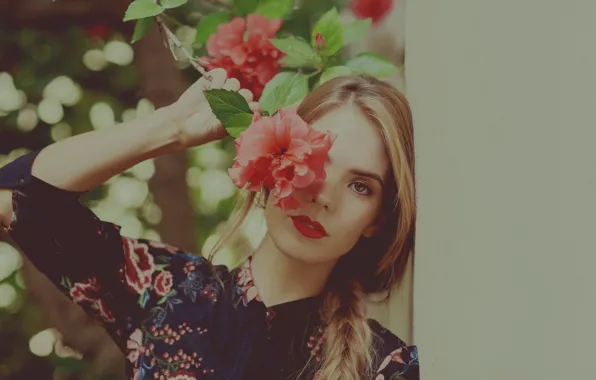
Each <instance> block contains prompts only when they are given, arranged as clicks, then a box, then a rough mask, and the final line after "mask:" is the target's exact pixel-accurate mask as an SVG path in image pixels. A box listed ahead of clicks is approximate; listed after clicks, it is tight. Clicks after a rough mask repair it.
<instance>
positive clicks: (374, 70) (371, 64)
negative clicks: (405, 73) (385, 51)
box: [346, 53, 399, 78]
mask: <svg viewBox="0 0 596 380" xmlns="http://www.w3.org/2000/svg"><path fill="white" fill-rule="evenodd" d="M346 66H348V67H349V68H350V69H352V70H354V71H355V72H357V73H362V74H367V75H370V76H373V77H377V78H385V77H388V76H390V75H393V74H395V73H396V72H397V71H398V70H399V67H397V66H395V65H394V64H393V63H391V62H390V61H388V60H387V59H386V58H385V57H383V56H382V55H380V54H376V53H361V54H358V55H357V56H355V57H354V58H352V59H350V60H349V61H348V62H347V63H346Z"/></svg>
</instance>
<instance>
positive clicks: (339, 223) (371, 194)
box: [265, 104, 389, 263]
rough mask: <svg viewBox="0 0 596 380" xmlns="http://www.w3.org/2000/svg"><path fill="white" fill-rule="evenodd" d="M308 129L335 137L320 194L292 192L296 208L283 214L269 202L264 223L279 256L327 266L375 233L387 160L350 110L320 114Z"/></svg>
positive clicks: (375, 135) (373, 132) (369, 128)
mask: <svg viewBox="0 0 596 380" xmlns="http://www.w3.org/2000/svg"><path fill="white" fill-rule="evenodd" d="M313 128H315V129H317V130H320V131H326V130H329V131H331V132H333V133H335V134H336V135H337V138H336V139H335V142H334V144H333V146H332V148H331V150H330V151H329V158H328V161H327V162H326V164H325V172H326V173H327V178H326V180H325V182H324V184H323V186H322V188H320V190H319V192H318V193H317V194H313V193H312V192H309V191H306V190H297V191H296V192H294V196H295V198H296V199H297V200H298V201H300V203H301V205H300V207H299V208H298V209H293V210H289V211H287V212H285V213H284V212H283V211H282V210H281V209H280V208H279V207H276V206H274V199H273V197H269V199H268V201H267V205H266V207H265V219H266V222H267V230H268V235H269V237H270V238H271V240H272V241H273V243H274V244H275V245H276V246H277V248H278V249H279V250H280V251H281V252H283V254H285V255H288V256H290V257H292V258H294V259H296V260H300V261H304V262H309V263H330V262H334V261H337V260H338V259H339V258H340V257H341V256H343V255H344V254H346V253H348V251H350V249H352V248H353V247H354V245H355V244H356V243H357V242H358V240H359V239H360V238H361V237H362V236H365V237H370V236H372V235H373V234H374V233H375V232H376V230H377V229H378V227H379V220H377V219H378V218H377V216H378V215H379V211H380V208H381V203H382V195H383V188H384V184H386V183H387V181H388V177H389V176H388V173H389V160H388V158H387V156H386V153H385V146H384V144H383V140H382V138H381V135H380V134H379V132H378V131H377V129H376V128H375V126H374V125H373V124H372V123H370V122H369V121H368V120H367V118H366V117H365V116H364V114H363V113H362V112H361V111H360V110H359V109H358V108H357V106H355V105H352V104H348V105H345V106H342V107H341V108H338V109H335V110H333V111H331V112H329V113H327V114H325V115H324V116H323V117H322V118H320V119H319V120H318V121H317V122H315V123H314V124H313ZM306 218H309V219H310V221H314V222H316V223H319V224H320V226H322V228H323V229H324V232H323V231H322V230H321V229H320V228H318V229H317V228H312V227H310V226H309V225H308V224H309V223H310V221H306V223H305V221H304V220H305V219H306Z"/></svg>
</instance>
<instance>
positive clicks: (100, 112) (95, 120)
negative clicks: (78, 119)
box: [89, 102, 116, 129]
mask: <svg viewBox="0 0 596 380" xmlns="http://www.w3.org/2000/svg"><path fill="white" fill-rule="evenodd" d="M89 119H91V125H93V128H95V129H101V128H105V127H110V126H112V125H114V124H115V122H116V121H115V116H114V110H113V109H112V107H110V105H109V104H108V103H105V102H97V103H95V104H94V105H92V106H91V109H90V110H89Z"/></svg>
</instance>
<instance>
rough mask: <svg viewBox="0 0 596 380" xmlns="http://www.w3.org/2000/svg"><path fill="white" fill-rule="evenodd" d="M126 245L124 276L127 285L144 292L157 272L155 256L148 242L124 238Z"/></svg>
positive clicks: (137, 291)
mask: <svg viewBox="0 0 596 380" xmlns="http://www.w3.org/2000/svg"><path fill="white" fill-rule="evenodd" d="M122 242H123V246H124V278H125V279H126V285H128V287H129V288H130V290H132V291H133V292H135V293H137V294H143V293H144V292H145V290H147V289H148V288H149V287H150V286H151V276H153V273H154V272H155V263H154V261H153V256H152V255H151V254H150V253H149V247H148V246H147V245H146V244H142V243H139V242H138V241H137V240H135V239H130V238H127V237H123V238H122Z"/></svg>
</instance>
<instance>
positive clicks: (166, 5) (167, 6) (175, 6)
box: [160, 0, 188, 9]
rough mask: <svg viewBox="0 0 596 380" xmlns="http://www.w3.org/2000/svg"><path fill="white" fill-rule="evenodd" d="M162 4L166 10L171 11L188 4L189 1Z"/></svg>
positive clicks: (172, 0)
mask: <svg viewBox="0 0 596 380" xmlns="http://www.w3.org/2000/svg"><path fill="white" fill-rule="evenodd" d="M160 3H161V5H162V6H163V7H164V8H166V9H171V8H178V7H179V6H181V5H184V4H186V3H188V0H161V1H160Z"/></svg>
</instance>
